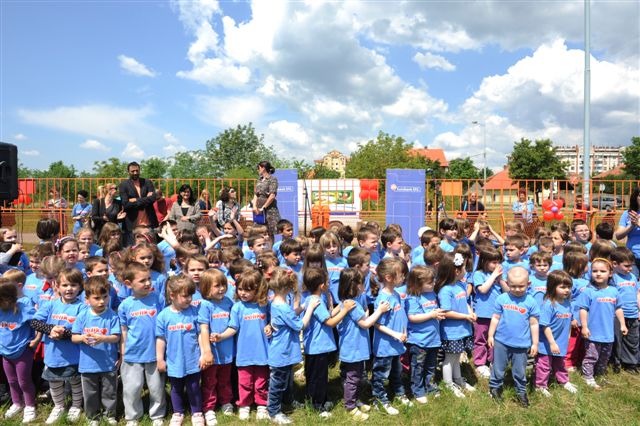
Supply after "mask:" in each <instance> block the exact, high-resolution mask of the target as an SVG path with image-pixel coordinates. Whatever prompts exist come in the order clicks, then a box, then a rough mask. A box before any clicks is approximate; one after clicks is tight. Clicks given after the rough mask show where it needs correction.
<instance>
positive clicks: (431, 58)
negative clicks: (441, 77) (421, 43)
mask: <svg viewBox="0 0 640 426" xmlns="http://www.w3.org/2000/svg"><path fill="white" fill-rule="evenodd" d="M413 61H414V62H415V63H417V64H418V65H419V66H420V68H422V69H427V68H434V69H441V70H443V71H455V69H456V66H455V65H453V64H452V63H451V62H449V61H447V59H446V58H445V57H444V56H440V55H434V54H433V53H430V52H426V53H421V52H418V53H416V54H415V55H414V57H413Z"/></svg>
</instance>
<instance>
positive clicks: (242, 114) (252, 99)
mask: <svg viewBox="0 0 640 426" xmlns="http://www.w3.org/2000/svg"><path fill="white" fill-rule="evenodd" d="M266 112H267V107H266V105H265V104H264V102H263V101H262V99H261V98H259V97H257V96H229V97H215V96H199V97H198V99H197V111H196V115H197V116H198V118H199V119H200V120H201V121H203V122H204V123H207V124H211V125H214V126H218V127H222V128H226V127H231V126H236V125H238V124H244V123H248V122H254V123H255V122H257V121H259V120H261V119H262V117H263V116H264V114H265V113H266Z"/></svg>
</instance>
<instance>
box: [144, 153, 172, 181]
mask: <svg viewBox="0 0 640 426" xmlns="http://www.w3.org/2000/svg"><path fill="white" fill-rule="evenodd" d="M168 168H169V165H168V163H167V161H166V160H163V159H162V158H158V157H151V158H148V159H146V160H142V161H141V162H140V169H141V170H142V173H143V176H144V177H146V178H149V179H161V178H163V177H165V176H166V175H167V172H168Z"/></svg>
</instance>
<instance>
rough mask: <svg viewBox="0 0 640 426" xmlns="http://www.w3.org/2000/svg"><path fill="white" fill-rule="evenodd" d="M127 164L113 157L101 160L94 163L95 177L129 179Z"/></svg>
mask: <svg viewBox="0 0 640 426" xmlns="http://www.w3.org/2000/svg"><path fill="white" fill-rule="evenodd" d="M127 164H129V163H128V162H126V163H125V162H124V161H122V160H120V159H119V158H116V157H111V158H109V159H107V160H100V161H94V162H93V172H94V175H95V177H106V178H111V177H112V178H116V177H120V178H124V177H127V176H128V174H127Z"/></svg>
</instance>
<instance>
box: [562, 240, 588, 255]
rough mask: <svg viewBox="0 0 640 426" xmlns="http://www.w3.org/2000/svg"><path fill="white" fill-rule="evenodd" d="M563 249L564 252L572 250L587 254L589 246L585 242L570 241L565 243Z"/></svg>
mask: <svg viewBox="0 0 640 426" xmlns="http://www.w3.org/2000/svg"><path fill="white" fill-rule="evenodd" d="M562 251H563V253H564V254H567V253H571V252H578V253H584V254H587V248H586V247H585V246H584V244H581V243H579V242H577V241H570V242H568V243H567V244H565V245H564V247H563V248H562Z"/></svg>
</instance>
